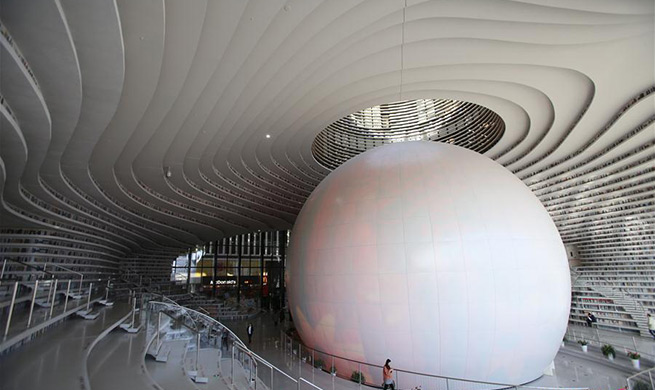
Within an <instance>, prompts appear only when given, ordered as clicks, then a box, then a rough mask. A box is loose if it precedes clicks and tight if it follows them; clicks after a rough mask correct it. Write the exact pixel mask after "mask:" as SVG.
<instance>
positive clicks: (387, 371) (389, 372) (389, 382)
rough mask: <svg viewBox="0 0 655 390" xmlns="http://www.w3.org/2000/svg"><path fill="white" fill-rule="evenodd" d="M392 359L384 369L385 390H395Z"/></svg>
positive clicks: (388, 360)
mask: <svg viewBox="0 0 655 390" xmlns="http://www.w3.org/2000/svg"><path fill="white" fill-rule="evenodd" d="M389 363H391V359H387V361H386V362H385V363H384V367H382V379H384V382H383V384H382V387H383V390H387V389H391V390H395V387H396V386H395V384H394V383H393V368H391V365H390V364H389Z"/></svg>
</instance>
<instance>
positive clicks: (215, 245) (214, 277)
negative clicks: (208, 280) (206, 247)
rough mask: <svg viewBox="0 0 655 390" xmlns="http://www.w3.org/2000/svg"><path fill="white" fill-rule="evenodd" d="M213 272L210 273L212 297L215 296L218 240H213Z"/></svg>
mask: <svg viewBox="0 0 655 390" xmlns="http://www.w3.org/2000/svg"><path fill="white" fill-rule="evenodd" d="M213 266H214V273H213V274H212V297H216V282H217V280H216V275H218V240H216V241H214V264H213Z"/></svg>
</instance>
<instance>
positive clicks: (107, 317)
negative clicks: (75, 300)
mask: <svg viewBox="0 0 655 390" xmlns="http://www.w3.org/2000/svg"><path fill="white" fill-rule="evenodd" d="M96 310H98V312H99V313H100V316H99V317H98V318H96V319H95V320H93V321H87V320H84V319H81V318H71V319H69V320H67V321H65V322H64V323H62V324H59V325H58V326H56V327H54V328H53V329H50V330H48V331H46V332H45V333H43V334H42V335H40V336H39V337H38V338H36V339H35V340H33V341H31V342H30V343H28V344H26V345H24V346H22V347H20V348H19V349H17V350H16V351H13V352H11V353H9V354H6V355H4V356H2V357H1V358H0V378H1V379H0V389H1V390H27V389H29V390H32V389H33V390H37V389H48V390H76V389H84V387H85V383H84V378H85V371H86V363H87V360H86V358H87V353H88V348H89V346H90V345H91V343H92V342H93V340H95V339H96V338H97V337H98V336H99V335H100V334H101V333H102V332H103V331H104V330H105V329H107V328H108V327H109V326H110V325H111V324H113V323H115V322H116V321H118V320H120V319H121V318H122V317H123V316H125V315H126V314H127V313H128V312H129V308H128V307H127V305H124V304H116V305H114V306H113V307H103V308H100V307H98V308H96Z"/></svg>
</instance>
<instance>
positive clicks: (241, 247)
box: [236, 235, 243, 303]
mask: <svg viewBox="0 0 655 390" xmlns="http://www.w3.org/2000/svg"><path fill="white" fill-rule="evenodd" d="M236 240H237V242H236V245H237V302H238V303H240V302H241V252H242V249H243V240H242V239H241V236H240V235H238V236H237V237H236Z"/></svg>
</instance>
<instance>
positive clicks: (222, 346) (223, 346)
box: [221, 328, 227, 351]
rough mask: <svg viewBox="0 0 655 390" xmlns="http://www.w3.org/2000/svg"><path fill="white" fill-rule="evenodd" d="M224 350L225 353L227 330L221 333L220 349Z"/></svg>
mask: <svg viewBox="0 0 655 390" xmlns="http://www.w3.org/2000/svg"><path fill="white" fill-rule="evenodd" d="M223 348H225V350H226V351H227V329H225V328H223V332H222V333H221V349H223Z"/></svg>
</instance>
